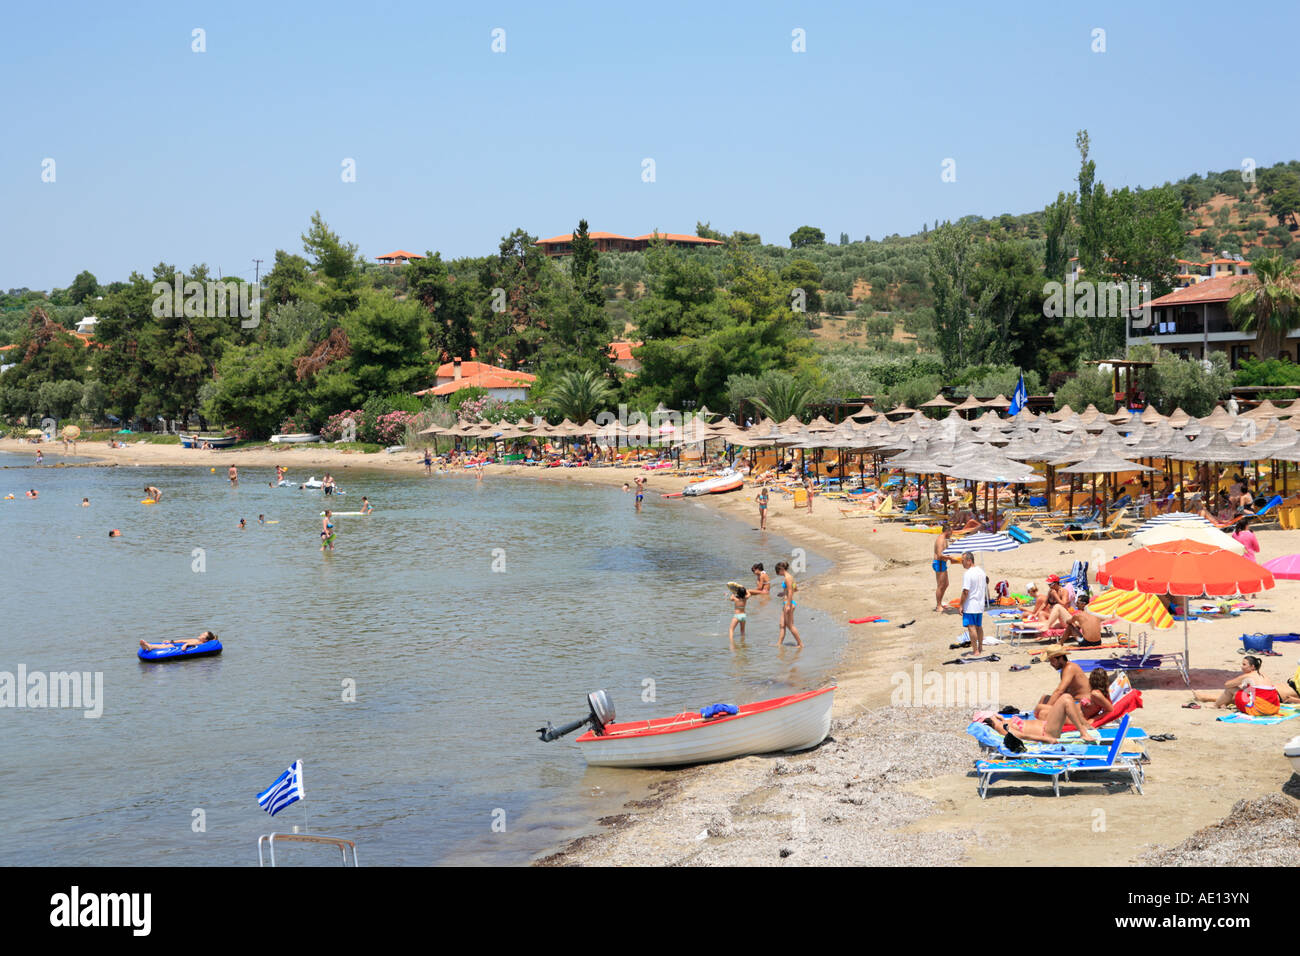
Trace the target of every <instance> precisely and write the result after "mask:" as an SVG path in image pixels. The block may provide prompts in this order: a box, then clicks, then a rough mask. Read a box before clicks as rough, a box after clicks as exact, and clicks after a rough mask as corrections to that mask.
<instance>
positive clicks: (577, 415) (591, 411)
mask: <svg viewBox="0 0 1300 956" xmlns="http://www.w3.org/2000/svg"><path fill="white" fill-rule="evenodd" d="M613 398H614V386H613V384H612V383H611V382H610V381H609V379H607V378H605V377H604V376H602V375H600V374H599V373H597V372H595V371H593V370H592V369H585V370H583V371H581V372H573V371H570V372H561V373H560V374H559V375H558V376H556V378H555V380H554V381H553V382H551V384H550V387H548V388H547V389H546V392H545V393H544V394H543V395H542V398H541V400H540V402H539V404H541V406H542V407H543V408H545V409H546V410H547V411H549V412H551V413H553V414H555V415H559V416H561V417H562V418H567V419H569V420H570V421H573V422H585V421H586V420H587V419H589V418H595V417H596V415H597V413H599V412H600V411H602V410H603V409H604V408H605V407H606V406H607V405H609V403H610V400H611V399H613Z"/></svg>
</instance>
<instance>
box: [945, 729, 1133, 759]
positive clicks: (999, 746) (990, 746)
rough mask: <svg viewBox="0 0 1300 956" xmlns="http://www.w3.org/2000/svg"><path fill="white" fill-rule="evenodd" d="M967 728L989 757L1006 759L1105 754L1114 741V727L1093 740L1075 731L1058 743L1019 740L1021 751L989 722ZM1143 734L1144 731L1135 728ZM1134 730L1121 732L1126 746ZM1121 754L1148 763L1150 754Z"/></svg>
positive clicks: (1065, 757)
mask: <svg viewBox="0 0 1300 956" xmlns="http://www.w3.org/2000/svg"><path fill="white" fill-rule="evenodd" d="M966 732H967V733H968V734H970V735H971V736H972V737H974V738H975V739H976V740H977V741H978V742H979V745H980V750H981V752H983V753H984V755H985V757H986V758H987V759H989V760H997V759H1009V760H1022V759H1026V758H1032V757H1039V758H1041V759H1043V760H1069V759H1070V758H1072V757H1073V758H1077V757H1084V758H1104V757H1106V755H1107V754H1108V753H1109V751H1110V747H1111V744H1113V743H1114V742H1115V733H1116V731H1115V730H1111V732H1110V734H1109V735H1108V736H1105V737H1103V739H1102V742H1100V743H1096V744H1086V743H1083V742H1082V740H1081V739H1075V738H1078V737H1079V735H1078V733H1077V732H1075V733H1072V734H1071V735H1070V737H1071V738H1072V739H1070V740H1067V739H1065V737H1064V736H1063V737H1062V738H1061V739H1060V743H1055V744H1044V743H1037V742H1035V741H1032V740H1025V741H1022V743H1023V744H1024V746H1025V749H1024V750H1023V751H1015V750H1010V749H1008V748H1007V746H1006V744H1005V742H1004V738H1002V737H1000V736H999V735H998V733H997V731H995V730H993V729H992V728H991V727H988V725H980V724H971V725H970V726H969V727H967V728H966ZM1138 732H1139V733H1141V734H1143V735H1145V733H1146V732H1145V731H1138ZM1134 739H1135V738H1134V730H1133V728H1132V727H1130V728H1129V729H1128V732H1127V733H1126V734H1125V735H1124V745H1125V746H1128V745H1130V744H1132V743H1133V742H1134ZM1121 756H1123V757H1131V758H1132V759H1134V760H1137V761H1140V762H1142V763H1150V762H1151V757H1150V755H1149V754H1148V753H1147V752H1146V750H1145V749H1140V750H1125V751H1122V752H1121Z"/></svg>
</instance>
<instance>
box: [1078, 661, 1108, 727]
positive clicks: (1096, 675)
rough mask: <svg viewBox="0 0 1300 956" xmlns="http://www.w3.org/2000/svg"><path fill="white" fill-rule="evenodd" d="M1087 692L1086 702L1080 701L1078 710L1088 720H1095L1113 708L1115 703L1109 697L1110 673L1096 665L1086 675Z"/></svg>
mask: <svg viewBox="0 0 1300 956" xmlns="http://www.w3.org/2000/svg"><path fill="white" fill-rule="evenodd" d="M1088 687H1089V688H1090V691H1089V693H1088V700H1087V703H1082V702H1081V703H1080V704H1079V710H1080V711H1082V712H1083V716H1084V717H1085V718H1087V719H1088V720H1090V721H1091V720H1095V719H1096V718H1098V717H1100V716H1101V715H1102V714H1109V713H1110V712H1111V711H1112V710H1114V709H1115V705H1114V704H1113V703H1112V702H1111V699H1110V675H1109V674H1107V673H1106V672H1105V671H1104V670H1102V669H1101V668H1100V667H1098V668H1097V669H1096V670H1095V671H1093V672H1092V673H1091V674H1089V675H1088Z"/></svg>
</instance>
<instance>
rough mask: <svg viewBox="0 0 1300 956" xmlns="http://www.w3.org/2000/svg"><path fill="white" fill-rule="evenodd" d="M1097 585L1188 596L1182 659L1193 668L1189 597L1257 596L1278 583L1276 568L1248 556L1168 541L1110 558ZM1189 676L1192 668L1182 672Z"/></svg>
mask: <svg viewBox="0 0 1300 956" xmlns="http://www.w3.org/2000/svg"><path fill="white" fill-rule="evenodd" d="M1097 583H1098V584H1113V585H1114V586H1115V587H1117V588H1123V589H1124V590H1125V591H1140V592H1141V593H1143V594H1170V595H1177V596H1180V597H1182V599H1183V663H1184V666H1185V667H1186V668H1187V669H1189V670H1190V669H1191V666H1192V662H1191V654H1190V651H1189V647H1188V641H1187V599H1188V598H1189V597H1202V596H1206V595H1230V594H1255V593H1257V592H1259V591H1263V590H1266V589H1268V588H1271V587H1273V572H1271V571H1269V570H1267V569H1265V568H1263V567H1261V566H1260V565H1258V564H1256V563H1255V562H1254V561H1251V560H1250V559H1249V558H1243V557H1241V556H1240V555H1236V554H1233V553H1232V552H1231V551H1224V550H1223V549H1222V548H1216V547H1214V546H1213V545H1209V544H1202V543H1201V542H1200V541H1190V540H1187V539H1183V540H1179V541H1163V542H1161V543H1160V544H1153V545H1151V546H1149V547H1146V548H1138V549H1137V550H1136V551H1130V552H1129V553H1128V554H1126V555H1123V556H1121V557H1118V558H1116V559H1115V560H1114V561H1107V562H1106V565H1105V567H1104V568H1101V569H1099V570H1098V571H1097ZM1183 676H1184V678H1186V676H1187V672H1186V671H1184V673H1183Z"/></svg>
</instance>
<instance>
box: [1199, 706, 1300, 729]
mask: <svg viewBox="0 0 1300 956" xmlns="http://www.w3.org/2000/svg"><path fill="white" fill-rule="evenodd" d="M1293 717H1300V709H1297V708H1296V707H1293V706H1292V705H1290V704H1283V705H1282V709H1281V710H1280V711H1278V713H1277V715H1276V716H1274V717H1248V716H1247V715H1245V714H1224V715H1223V716H1222V717H1219V718H1217V719H1218V721H1219V722H1220V723H1223V724H1280V723H1282V722H1283V721H1284V720H1290V719H1291V718H1293Z"/></svg>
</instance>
